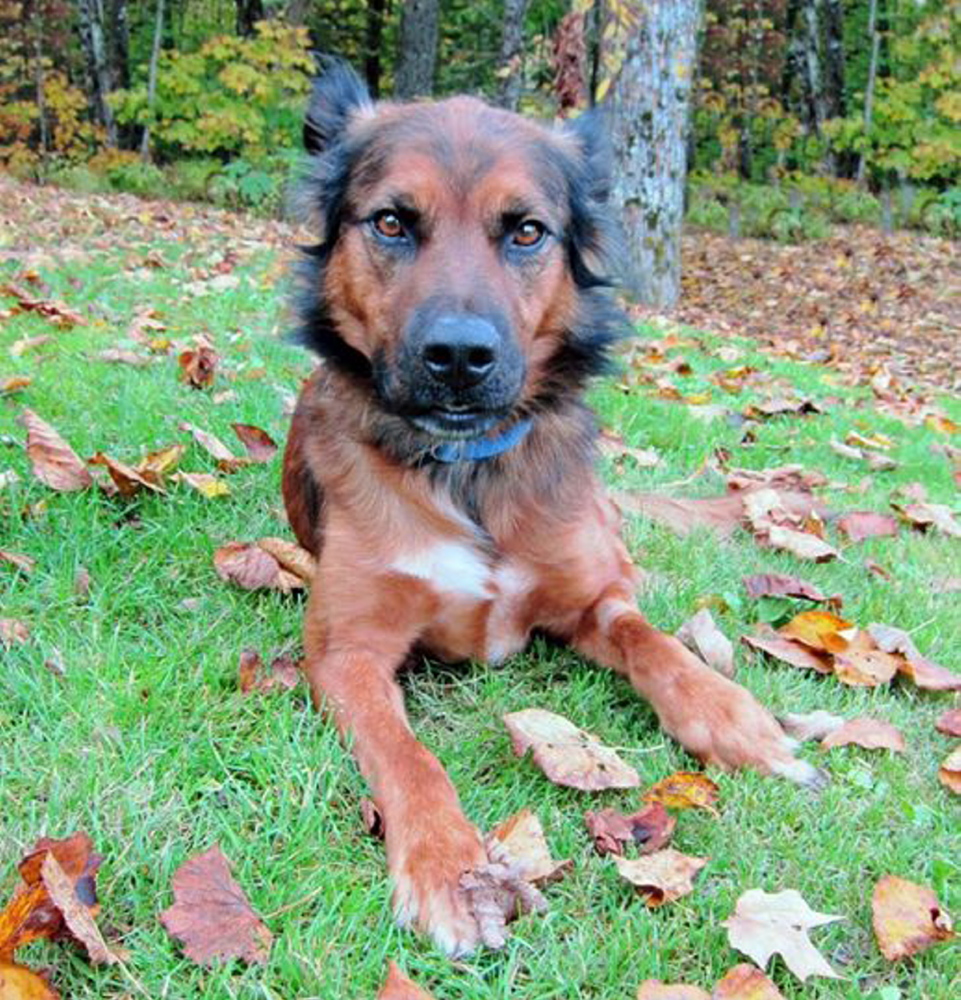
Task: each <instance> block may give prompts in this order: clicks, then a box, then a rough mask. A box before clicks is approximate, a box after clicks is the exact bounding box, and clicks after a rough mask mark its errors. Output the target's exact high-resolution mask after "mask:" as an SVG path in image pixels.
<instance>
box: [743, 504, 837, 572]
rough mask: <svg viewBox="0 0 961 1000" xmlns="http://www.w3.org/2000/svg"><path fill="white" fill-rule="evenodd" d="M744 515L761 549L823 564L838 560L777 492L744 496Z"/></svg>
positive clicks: (829, 547)
mask: <svg viewBox="0 0 961 1000" xmlns="http://www.w3.org/2000/svg"><path fill="white" fill-rule="evenodd" d="M744 513H745V516H746V517H747V521H748V524H750V526H751V530H752V531H753V532H754V537H755V538H756V539H757V541H758V542H759V543H761V544H763V545H769V546H771V547H772V548H775V549H783V550H784V551H786V552H790V553H791V554H792V555H795V556H797V557H798V558H799V559H811V560H813V561H815V562H825V561H827V560H829V559H834V558H836V557H837V555H838V552H837V550H836V549H835V548H834V546H832V545H829V544H828V543H827V542H826V541H824V539H823V538H821V537H820V536H819V535H817V534H814V533H812V532H810V531H808V530H806V525H807V522H806V521H805V519H804V518H805V517H806V516H807V515H804V516H799V515H797V514H794V513H792V512H791V511H789V510H788V509H787V508H786V506H785V505H784V503H783V502H782V498H781V494H780V493H778V492H777V490H774V489H770V488H764V489H759V490H753V491H750V492H748V493H746V494H745V496H744Z"/></svg>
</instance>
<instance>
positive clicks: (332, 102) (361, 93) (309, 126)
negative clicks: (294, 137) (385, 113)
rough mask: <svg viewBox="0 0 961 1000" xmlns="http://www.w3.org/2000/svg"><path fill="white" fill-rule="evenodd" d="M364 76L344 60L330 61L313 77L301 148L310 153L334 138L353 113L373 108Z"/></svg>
mask: <svg viewBox="0 0 961 1000" xmlns="http://www.w3.org/2000/svg"><path fill="white" fill-rule="evenodd" d="M373 107H374V106H373V103H372V102H371V99H370V94H369V93H368V91H367V87H366V85H365V84H364V82H363V80H361V78H360V77H359V76H358V75H357V74H356V73H355V72H354V71H353V70H352V69H351V68H350V66H348V65H347V63H343V62H331V63H329V64H328V66H327V68H326V69H325V70H324V72H323V74H322V75H321V76H319V77H318V78H317V79H316V80H315V81H314V89H313V93H312V94H311V96H310V104H309V105H308V107H307V115H306V117H305V118H304V148H305V149H306V150H307V152H308V153H310V154H312V155H318V154H320V153H324V152H326V151H327V150H328V149H329V148H330V147H331V146H332V145H334V143H336V142H337V140H338V138H339V137H340V135H341V133H342V132H343V131H344V129H345V128H346V127H347V123H348V122H349V121H350V119H351V118H352V117H353V116H354V115H358V114H368V113H371V112H372V111H373Z"/></svg>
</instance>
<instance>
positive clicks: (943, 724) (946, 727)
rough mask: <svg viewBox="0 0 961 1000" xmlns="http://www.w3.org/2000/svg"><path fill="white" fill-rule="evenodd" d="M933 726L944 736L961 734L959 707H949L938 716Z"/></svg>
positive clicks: (960, 709)
mask: <svg viewBox="0 0 961 1000" xmlns="http://www.w3.org/2000/svg"><path fill="white" fill-rule="evenodd" d="M934 728H935V729H937V731H938V732H939V733H944V735H945V736H961V708H949V709H948V710H947V711H946V712H944V713H943V714H942V715H940V716H939V717H938V721H937V722H936V723H935V724H934Z"/></svg>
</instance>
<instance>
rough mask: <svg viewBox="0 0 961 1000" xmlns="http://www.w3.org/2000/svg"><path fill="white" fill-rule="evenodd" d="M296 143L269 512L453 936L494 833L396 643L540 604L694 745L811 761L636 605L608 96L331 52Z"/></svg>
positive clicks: (471, 943) (396, 860) (352, 734)
mask: <svg viewBox="0 0 961 1000" xmlns="http://www.w3.org/2000/svg"><path fill="white" fill-rule="evenodd" d="M304 143H305V146H306V150H307V153H308V154H309V162H310V166H309V176H308V177H307V179H306V181H305V188H304V200H305V203H306V205H307V207H308V209H309V210H310V211H311V212H312V214H313V217H314V219H315V221H316V223H317V225H318V226H319V228H320V241H319V243H318V244H317V245H316V246H313V247H310V248H307V249H306V252H305V255H304V259H303V261H302V263H301V264H300V266H299V279H298V281H299V284H300V291H299V295H300V300H299V310H300V319H301V332H300V337H301V340H302V341H303V342H304V343H305V344H306V345H307V346H309V347H310V348H312V349H313V350H314V351H316V352H317V353H318V354H319V355H320V357H321V359H322V360H321V364H320V366H319V368H318V369H317V371H316V372H315V374H314V375H313V376H312V377H311V378H310V379H309V380H308V381H307V382H306V383H305V386H304V388H303V390H302V392H301V395H300V397H299V400H298V403H297V406H296V409H295V412H294V415H293V420H292V425H291V428H290V434H289V437H288V441H287V446H286V452H285V457H284V468H283V495H284V502H285V506H286V509H287V513H288V518H289V521H290V524H291V526H292V528H293V531H294V533H295V534H296V536H297V538H298V540H299V541H300V543H301V545H303V546H304V548H306V549H308V550H310V551H311V552H312V553H314V554H315V555H316V556H317V557H318V569H317V576H316V579H315V581H314V585H313V587H312V588H311V595H310V599H309V603H308V606H307V609H306V615H305V622H304V645H305V660H304V669H305V672H306V676H307V678H308V681H309V683H310V687H311V690H312V696H313V700H314V702H315V704H316V705H317V706H318V707H320V708H323V709H325V710H326V711H328V712H329V713H331V714H332V715H333V718H334V719H335V720H336V724H337V726H338V728H339V730H340V731H341V733H342V734H343V735H344V736H345V738H347V739H348V741H349V742H350V744H351V745H352V748H353V752H354V754H355V755H356V759H357V762H358V764H359V767H360V770H361V772H362V773H363V775H364V777H365V778H366V780H367V781H368V783H369V785H370V787H371V790H372V793H373V796H374V800H375V802H376V804H377V807H378V809H379V810H380V813H381V815H382V817H383V821H384V830H385V840H386V851H387V860H388V866H389V870H390V875H391V879H392V884H393V899H394V907H395V911H396V913H397V915H398V918H399V919H400V921H401V922H402V923H404V924H414V925H416V926H417V927H418V928H420V929H421V930H422V931H424V932H426V933H428V934H430V935H431V936H432V937H433V938H434V940H435V941H436V942H437V944H438V945H439V946H440V947H441V948H442V949H443V950H444V951H445V952H447V953H448V954H451V955H455V956H456V955H463V954H467V953H469V952H471V951H472V950H474V949H475V948H476V947H477V946H479V945H480V944H489V945H493V946H497V945H498V944H500V943H501V942H502V940H503V934H502V930H501V929H500V928H494V930H493V931H492V930H491V928H490V926H489V921H487V922H485V920H483V919H481V916H480V915H479V914H478V912H477V907H476V906H474V905H472V901H471V896H470V893H469V892H468V891H467V889H466V888H465V881H464V878H465V875H468V876H469V874H470V873H472V872H478V871H484V870H487V871H489V870H490V868H491V865H490V864H489V862H490V860H491V859H490V858H489V855H488V849H487V848H486V847H485V843H484V840H483V839H482V837H481V835H480V834H479V832H478V830H477V829H476V828H475V827H474V825H473V824H472V823H471V822H470V821H469V820H468V819H467V817H466V816H465V815H464V813H463V811H462V809H461V807H460V804H459V802H458V797H457V793H456V791H455V790H454V788H453V786H452V784H451V782H450V780H449V779H448V777H447V775H446V774H445V772H444V769H443V767H442V766H441V764H440V763H439V762H438V761H437V759H436V758H435V757H434V756H433V755H432V754H431V753H430V752H429V751H428V750H427V749H426V748H425V747H424V746H422V745H421V744H420V743H419V742H418V740H417V738H416V737H415V736H414V734H413V732H412V731H411V728H410V726H409V724H408V721H407V718H406V715H405V712H404V703H403V695H402V692H401V689H400V687H399V686H398V683H397V680H396V677H395V675H396V673H397V671H398V670H399V668H400V667H401V666H402V665H403V664H404V662H405V659H406V658H407V657H408V656H409V654H410V652H411V650H413V649H417V650H419V651H423V652H425V653H427V654H428V655H430V656H432V657H437V658H440V659H443V660H447V661H462V660H472V659H476V660H488V661H500V660H504V659H505V658H507V657H509V656H511V655H512V654H514V653H517V652H519V651H521V650H522V649H523V648H524V647H525V645H526V644H527V642H528V640H529V638H530V636H531V634H532V632H534V631H535V630H537V631H540V632H543V633H547V634H548V635H550V636H552V637H554V638H555V639H557V640H560V641H562V642H565V643H568V644H570V646H572V647H573V648H574V649H575V650H577V651H578V652H579V653H581V654H582V655H583V656H585V657H587V658H589V659H591V660H593V661H595V662H596V663H597V664H599V665H601V666H603V667H606V668H608V669H611V670H615V671H617V672H618V673H620V674H623V675H624V676H625V677H626V678H627V679H628V680H629V681H630V683H631V684H632V685H633V686H634V688H635V689H636V690H637V691H638V692H639V693H640V694H641V695H642V696H643V697H644V698H646V699H647V700H648V701H649V702H650V704H651V705H652V706H653V708H654V710H655V711H656V713H657V716H658V719H659V721H660V724H661V726H662V727H663V729H664V730H665V731H666V732H668V733H669V734H670V735H671V736H672V737H673V738H674V739H676V740H677V741H678V742H679V743H681V744H682V745H683V746H684V747H685V748H686V749H687V750H688V751H689V752H690V753H691V754H693V755H694V756H695V757H697V758H698V759H700V760H701V761H702V762H703V763H705V764H707V765H709V766H713V767H718V768H723V769H734V768H754V769H756V770H758V771H760V772H763V773H765V774H771V775H779V776H783V777H786V778H789V779H792V780H794V781H797V782H799V783H805V784H815V783H816V782H817V781H818V772H817V770H816V769H815V768H814V767H812V766H811V765H809V764H807V763H805V762H803V761H800V760H798V759H796V758H795V757H794V755H793V743H792V742H791V741H790V740H788V738H787V737H786V736H785V734H784V732H783V731H782V729H781V727H780V726H779V724H778V722H777V721H776V720H775V719H774V717H773V716H772V715H771V714H770V713H769V712H768V711H767V710H766V709H765V708H763V707H762V706H761V705H760V704H759V703H758V702H757V701H755V699H754V698H753V696H752V695H751V694H750V693H749V692H748V691H747V690H745V689H744V688H743V687H740V686H739V685H737V684H735V683H733V682H732V681H730V680H728V679H726V678H725V677H722V676H721V675H720V674H718V673H717V672H715V671H714V670H712V669H710V668H709V667H708V666H706V665H705V664H704V663H702V662H701V660H700V659H698V658H697V657H696V656H695V655H694V654H693V653H691V652H689V651H688V650H687V649H686V648H685V647H684V646H683V645H682V644H681V643H680V642H679V641H678V640H677V639H675V638H673V637H672V636H670V635H666V634H664V633H662V632H660V631H658V630H657V629H656V628H655V627H654V626H653V625H651V624H650V623H649V622H648V621H647V620H646V619H645V618H644V617H643V616H642V614H641V613H640V611H639V610H638V608H637V604H636V597H635V591H636V589H637V583H638V579H637V573H636V570H635V567H634V565H633V563H632V561H631V558H630V555H629V554H628V551H627V549H626V547H625V545H624V543H623V542H622V540H621V537H620V533H619V529H620V515H619V512H618V510H617V508H616V507H615V505H614V503H613V502H612V501H611V500H610V499H608V498H607V496H606V495H605V492H604V489H603V487H602V485H601V483H600V482H599V480H598V477H597V475H596V473H595V471H594V464H595V441H596V437H597V428H596V426H595V421H594V418H593V416H592V414H591V413H590V411H589V410H588V408H587V407H586V406H585V403H584V401H583V394H584V389H585V387H586V385H587V383H588V381H589V380H590V378H591V377H592V376H594V375H597V374H598V373H601V372H603V371H604V370H605V368H606V365H607V357H608V352H609V349H610V347H611V345H612V344H613V342H614V341H615V339H616V338H617V337H618V336H619V335H620V334H621V333H622V332H623V330H624V329H625V328H626V321H625V319H624V317H623V315H622V313H621V312H620V311H619V310H618V308H617V307H616V305H615V304H614V302H613V298H612V294H611V287H610V286H611V284H612V282H611V279H610V276H609V274H608V271H609V266H608V262H609V260H610V259H611V253H612V246H613V242H612V241H613V236H614V232H615V230H614V227H613V225H612V222H611V212H610V208H609V204H608V193H609V188H610V184H611V175H610V166H609V156H608V151H607V145H606V141H605V138H604V129H603V122H602V120H601V119H600V118H599V117H598V116H597V115H596V113H593V112H591V113H587V114H584V115H582V116H580V117H578V118H577V119H575V120H573V121H571V122H569V123H564V124H562V125H560V126H548V125H543V124H539V123H535V122H533V121H530V120H527V119H525V118H522V117H520V116H518V115H516V114H513V113H511V112H508V111H504V110H502V109H499V108H495V107H492V106H489V105H487V104H485V103H484V102H482V101H480V100H478V99H475V98H471V97H454V98H450V99H447V100H443V101H439V102H436V103H427V102H424V103H410V104H399V103H389V102H379V103H374V102H372V101H371V99H370V97H369V96H368V94H367V92H366V90H365V88H364V86H363V84H362V83H361V81H360V80H359V78H358V77H357V76H356V75H355V74H354V73H353V72H352V71H351V70H349V69H348V68H346V67H344V66H337V67H335V68H333V69H331V70H328V72H326V73H325V74H324V75H322V76H321V77H320V78H319V79H318V80H317V81H316V82H315V84H314V90H313V94H312V97H311V100H310V102H309V107H308V111H307V114H306V119H305V123H304ZM507 889H509V886H507V884H506V882H505V891H506V890H507ZM505 915H506V916H509V915H510V906H509V905H508V906H506V907H505Z"/></svg>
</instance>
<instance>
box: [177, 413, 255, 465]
mask: <svg viewBox="0 0 961 1000" xmlns="http://www.w3.org/2000/svg"><path fill="white" fill-rule="evenodd" d="M178 426H179V427H180V429H181V430H182V431H188V432H189V433H190V434H192V435H193V439H194V440H195V441H196V442H197V444H199V445H200V447H201V448H203V449H204V450H205V451H206V452H207V453H208V454H209V455H210V456H211V457H212V458H214V459H216V462H217V468H218V469H220V470H221V472H236V471H237V470H238V469H242V468H243V467H244V466H245V465H249V464H250V459H249V458H237V457H236V455H234V453H233V452H232V451H231V450H230V449H229V448H228V447H227V446H226V445H225V444H224V443H223V441H221V440H220V438H218V437H216V436H215V435H213V434H210V433H209V432H207V431H205V430H203V429H202V428H200V427H197V426H196V424H192V423H190V421H188V420H183V421H181V422H180V424H179V425H178Z"/></svg>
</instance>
